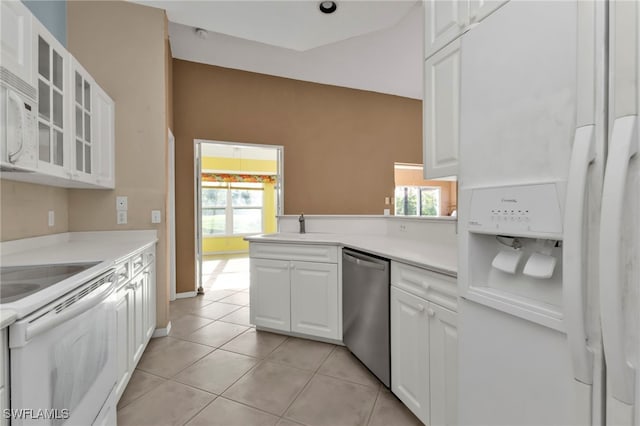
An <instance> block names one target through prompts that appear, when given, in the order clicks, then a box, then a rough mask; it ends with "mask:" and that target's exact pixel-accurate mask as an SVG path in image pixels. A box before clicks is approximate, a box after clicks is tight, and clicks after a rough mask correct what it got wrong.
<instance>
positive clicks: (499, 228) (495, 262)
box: [460, 182, 564, 329]
mask: <svg viewBox="0 0 640 426" xmlns="http://www.w3.org/2000/svg"><path fill="white" fill-rule="evenodd" d="M563 190H564V185H563V183H562V182H551V183H540V184H531V185H511V186H501V187H486V188H470V189H466V190H463V191H461V193H460V196H461V206H462V208H465V207H466V209H467V210H466V211H467V212H468V214H467V215H465V216H466V217H467V218H468V220H467V221H465V223H464V224H462V228H463V238H464V239H466V240H467V241H466V244H463V247H466V249H465V250H467V251H468V252H467V253H466V254H465V257H466V258H467V259H468V262H467V264H466V267H465V269H466V270H465V271H463V272H462V273H463V274H467V278H466V279H465V280H463V282H462V283H461V289H460V290H461V295H462V297H464V298H466V299H469V300H473V301H475V302H477V303H482V304H484V305H487V306H491V307H493V308H495V309H499V310H501V311H503V312H508V313H510V314H513V315H516V316H519V317H521V318H525V319H528V320H531V321H534V322H537V323H540V324H544V325H546V326H548V327H552V328H556V329H561V328H562V327H563V325H562V316H563V315H562V227H563V211H562V210H563V209H562V205H561V203H560V200H562V199H563V195H564V194H563Z"/></svg>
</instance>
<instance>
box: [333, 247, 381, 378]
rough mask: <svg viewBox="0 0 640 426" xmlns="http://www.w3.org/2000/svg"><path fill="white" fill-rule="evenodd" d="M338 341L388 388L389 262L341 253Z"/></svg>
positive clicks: (351, 251) (375, 257) (346, 251)
mask: <svg viewBox="0 0 640 426" xmlns="http://www.w3.org/2000/svg"><path fill="white" fill-rule="evenodd" d="M342 339H343V341H344V344H345V345H346V346H347V348H349V350H350V351H351V353H353V354H354V355H355V356H356V357H357V358H358V359H359V360H360V361H362V363H363V364H364V365H366V366H367V368H369V370H371V372H372V373H373V374H375V375H376V376H377V377H378V379H380V381H381V382H382V383H384V384H385V386H387V387H389V386H390V384H391V361H390V347H389V260H387V259H383V258H380V257H377V256H371V255H368V254H365V253H361V252H358V251H354V250H350V249H343V250H342Z"/></svg>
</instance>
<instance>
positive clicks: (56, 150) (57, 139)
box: [53, 130, 64, 166]
mask: <svg viewBox="0 0 640 426" xmlns="http://www.w3.org/2000/svg"><path fill="white" fill-rule="evenodd" d="M63 157H64V139H63V136H62V132H59V131H57V130H54V131H53V164H57V165H58V166H62V165H63V163H64V159H63Z"/></svg>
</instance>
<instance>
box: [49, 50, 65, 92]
mask: <svg viewBox="0 0 640 426" xmlns="http://www.w3.org/2000/svg"><path fill="white" fill-rule="evenodd" d="M52 65H53V84H54V86H56V87H57V88H58V89H60V90H62V80H63V78H62V56H60V55H58V52H56V51H55V50H54V51H53V64H52Z"/></svg>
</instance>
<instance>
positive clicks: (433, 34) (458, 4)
mask: <svg viewBox="0 0 640 426" xmlns="http://www.w3.org/2000/svg"><path fill="white" fill-rule="evenodd" d="M468 14H469V7H468V2H467V1H457V0H455V1H443V0H427V1H426V2H425V3H424V50H425V52H424V54H425V56H424V57H425V58H428V57H430V56H431V55H433V54H434V53H436V52H437V51H438V50H440V49H442V48H443V47H444V46H446V45H447V44H448V43H450V42H451V41H453V40H455V39H456V38H458V37H459V36H460V35H461V34H462V33H463V32H464V31H465V26H466V24H467V21H468Z"/></svg>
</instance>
